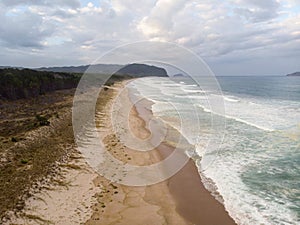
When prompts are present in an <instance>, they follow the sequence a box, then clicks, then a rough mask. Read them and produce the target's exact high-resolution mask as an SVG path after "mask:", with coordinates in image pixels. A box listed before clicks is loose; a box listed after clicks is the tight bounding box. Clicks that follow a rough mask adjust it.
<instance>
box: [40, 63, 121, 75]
mask: <svg viewBox="0 0 300 225" xmlns="http://www.w3.org/2000/svg"><path fill="white" fill-rule="evenodd" d="M121 68H122V66H121V65H115V64H98V65H92V66H91V65H83V66H63V67H41V68H36V69H35V70H38V71H49V72H62V73H84V72H85V71H86V70H87V69H89V72H91V73H103V74H109V73H114V72H115V71H118V70H119V69H121Z"/></svg>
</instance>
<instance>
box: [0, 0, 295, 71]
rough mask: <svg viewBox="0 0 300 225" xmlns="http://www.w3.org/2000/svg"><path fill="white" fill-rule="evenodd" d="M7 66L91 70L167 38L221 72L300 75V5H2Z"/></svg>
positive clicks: (95, 1) (215, 1)
mask: <svg viewBox="0 0 300 225" xmlns="http://www.w3.org/2000/svg"><path fill="white" fill-rule="evenodd" d="M0 21H1V22H0V50H1V51H0V65H2V66H21V67H30V68H35V67H42V66H66V65H85V64H90V63H92V62H94V61H95V59H97V58H98V57H100V56H101V55H103V54H105V53H106V52H107V51H110V50H111V49H113V48H116V47H118V46H120V45H126V44H130V43H133V42H139V41H163V42H164V41H166V42H171V43H175V44H178V45H180V46H183V47H185V48H187V49H189V50H191V51H193V52H194V53H195V54H197V55H198V56H200V57H201V58H202V59H203V60H204V61H205V62H206V63H207V64H208V65H209V67H210V68H211V70H212V71H213V72H214V73H215V74H217V75H285V74H288V73H292V72H295V71H300V0H143V1H138V0H27V1H25V0H0Z"/></svg>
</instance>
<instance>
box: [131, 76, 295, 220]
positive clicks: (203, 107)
mask: <svg viewBox="0 0 300 225" xmlns="http://www.w3.org/2000/svg"><path fill="white" fill-rule="evenodd" d="M218 82H219V84H220V86H221V89H222V92H223V95H219V93H218V94H217V93H216V92H215V91H214V90H209V88H208V89H205V91H203V90H200V89H199V87H198V86H197V85H195V84H194V83H193V82H192V81H191V80H188V79H187V78H176V79H173V80H170V79H169V78H141V79H137V80H135V81H133V82H132V83H130V84H129V86H130V87H131V88H132V90H135V92H136V93H137V94H140V95H143V96H144V97H146V98H147V99H149V100H152V101H153V102H154V103H155V104H154V105H153V106H152V110H153V113H154V116H156V117H159V118H160V119H162V120H164V121H165V122H166V123H168V124H170V125H171V126H173V127H174V128H176V129H178V130H179V131H180V132H181V133H182V135H183V136H185V137H186V139H187V140H188V141H189V142H190V143H191V144H193V145H194V146H195V151H194V152H187V154H189V155H191V156H193V155H195V154H196V155H198V156H200V157H201V159H199V157H198V158H197V157H195V160H196V162H197V165H198V167H199V173H200V174H201V176H202V178H203V180H204V181H205V182H206V186H207V188H208V189H210V190H211V191H212V192H214V193H215V192H217V193H218V195H217V196H216V197H217V198H218V200H219V201H221V202H222V203H223V204H224V206H225V208H226V209H227V211H228V212H229V214H230V215H231V216H232V217H233V218H234V220H235V221H236V222H237V223H238V224H299V223H300V78H299V77H219V78H218ZM200 86H201V85H200ZM208 96H209V97H211V96H213V98H222V100H223V103H224V109H225V113H223V114H220V113H219V112H214V109H213V108H212V107H210V102H209V100H208V99H213V98H208ZM178 115H179V116H178ZM212 121H213V122H212ZM216 121H217V122H216ZM213 123H214V124H217V125H216V126H212V124H213ZM213 143H217V144H215V145H213ZM211 158H213V159H214V160H213V161H211V162H212V163H211V164H209V166H206V167H205V169H203V168H204V162H205V160H206V159H211ZM207 178H209V179H207Z"/></svg>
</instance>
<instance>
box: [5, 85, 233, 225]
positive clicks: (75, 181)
mask: <svg viewBox="0 0 300 225" xmlns="http://www.w3.org/2000/svg"><path fill="white" fill-rule="evenodd" d="M125 83H126V82H122V83H117V84H115V85H114V86H113V87H109V88H108V89H107V90H106V91H102V92H101V94H100V96H99V100H98V104H97V106H96V124H97V127H98V132H99V134H100V137H101V139H102V141H103V143H104V144H105V146H106V149H107V150H108V151H109V153H110V154H111V155H113V156H114V157H115V158H118V159H119V160H121V161H123V162H124V163H129V164H133V165H150V164H153V163H156V162H159V161H160V160H162V159H164V158H165V157H167V156H168V155H169V154H171V153H172V151H173V150H174V149H173V147H172V145H170V144H168V141H164V142H162V143H161V144H160V145H159V146H158V147H157V148H155V149H154V150H152V151H149V152H137V151H134V150H132V149H130V148H128V147H126V146H125V145H124V144H123V143H122V142H121V141H120V140H118V138H117V137H116V135H115V134H114V132H113V129H112V125H111V117H110V112H111V107H112V105H113V103H114V99H115V98H116V97H117V96H118V93H119V92H120V91H121V90H122V89H123V87H124V85H125ZM129 101H130V100H129V97H128V96H127V98H126V99H125V98H124V99H123V100H122V102H123V104H129ZM147 118H151V111H149V104H148V103H146V104H143V102H141V103H140V104H138V106H137V107H133V108H132V110H131V112H130V116H129V118H128V120H129V121H130V128H131V130H132V133H134V135H135V136H136V137H138V138H140V139H146V138H148V137H149V135H150V134H151V133H150V131H149V129H148V119H147ZM172 134H173V133H172V132H170V134H169V136H170V135H171V136H172ZM175 136H176V135H175ZM171 138H172V137H171ZM169 141H170V140H169ZM60 167H61V168H63V170H62V172H61V174H60V175H61V176H60V180H61V184H63V185H57V184H56V185H54V184H51V183H50V184H49V185H48V186H47V188H41V190H40V191H39V192H38V193H36V194H34V195H33V196H32V197H30V198H29V199H28V200H27V201H26V203H25V208H24V210H23V211H22V213H19V214H18V215H17V216H12V219H11V222H10V223H12V224H87V225H91V224H103V225H107V224H111V225H112V224H116V225H117V224H118V225H121V224H124V225H125V224H144V225H147V224H149V225H150V224H151V225H152V224H175V225H177V224H178V225H181V224H182V225H183V224H197V225H198V224H209V225H219V224H225V225H227V224H235V222H234V221H233V220H232V219H231V218H230V217H229V215H228V213H227V212H226V210H225V209H224V207H223V205H222V204H221V203H219V202H218V201H217V200H216V199H215V198H214V197H213V196H212V195H211V194H210V193H209V192H208V191H207V190H206V189H205V187H204V186H203V184H202V182H201V178H200V175H199V174H198V171H197V167H196V166H195V164H194V162H193V161H192V160H189V161H188V163H187V164H186V165H185V166H184V167H183V169H182V170H180V171H179V172H178V173H176V174H175V175H174V176H173V177H171V178H170V179H168V180H166V181H163V182H160V183H157V184H154V185H151V186H144V187H132V186H125V185H121V184H118V183H112V182H111V181H110V180H108V179H106V178H105V177H102V176H100V175H99V174H97V173H96V172H94V171H93V170H92V169H91V168H90V167H89V165H88V164H87V163H86V162H85V160H84V158H83V157H82V155H81V154H80V153H79V152H77V151H76V149H74V151H73V152H72V157H69V159H68V161H67V162H65V163H64V164H60Z"/></svg>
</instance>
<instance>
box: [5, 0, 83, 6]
mask: <svg viewBox="0 0 300 225" xmlns="http://www.w3.org/2000/svg"><path fill="white" fill-rule="evenodd" d="M2 4H3V5H4V6H7V7H12V6H18V5H30V6H32V5H43V6H66V7H71V8H77V7H79V6H80V2H79V1H78V0H63V1H62V0H26V1H24V0H2Z"/></svg>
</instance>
